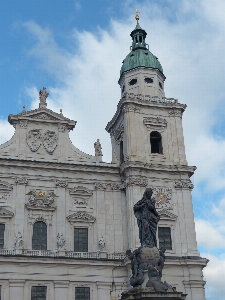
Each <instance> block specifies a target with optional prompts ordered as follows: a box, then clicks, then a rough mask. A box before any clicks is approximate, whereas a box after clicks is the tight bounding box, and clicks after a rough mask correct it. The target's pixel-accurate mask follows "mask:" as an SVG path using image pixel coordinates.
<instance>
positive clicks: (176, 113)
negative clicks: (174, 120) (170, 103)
mask: <svg viewBox="0 0 225 300" xmlns="http://www.w3.org/2000/svg"><path fill="white" fill-rule="evenodd" d="M168 114H169V116H170V117H179V118H182V115H183V112H182V110H180V109H179V110H178V109H171V110H169V111H168Z"/></svg>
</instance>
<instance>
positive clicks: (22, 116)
mask: <svg viewBox="0 0 225 300" xmlns="http://www.w3.org/2000/svg"><path fill="white" fill-rule="evenodd" d="M8 120H9V123H10V124H12V125H14V124H15V123H17V122H19V121H26V120H27V121H28V120H29V121H36V122H37V121H41V122H49V121H51V122H57V123H62V124H66V125H69V127H70V128H69V129H73V128H74V127H75V125H76V121H73V120H70V119H68V118H66V117H64V116H63V114H62V113H59V114H58V113H56V112H54V111H52V110H51V109H48V108H38V109H34V110H30V111H25V110H23V111H22V112H21V113H19V114H18V115H9V117H8Z"/></svg>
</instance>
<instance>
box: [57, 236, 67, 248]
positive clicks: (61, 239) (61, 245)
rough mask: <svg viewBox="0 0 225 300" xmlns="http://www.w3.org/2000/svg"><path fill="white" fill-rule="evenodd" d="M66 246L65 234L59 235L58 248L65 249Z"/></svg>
mask: <svg viewBox="0 0 225 300" xmlns="http://www.w3.org/2000/svg"><path fill="white" fill-rule="evenodd" d="M65 246H66V240H65V238H64V237H63V234H59V233H58V234H57V247H58V249H63V248H65Z"/></svg>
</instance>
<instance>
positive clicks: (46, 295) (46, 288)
mask: <svg viewBox="0 0 225 300" xmlns="http://www.w3.org/2000/svg"><path fill="white" fill-rule="evenodd" d="M34 287H36V288H43V287H44V288H45V290H46V294H45V299H43V300H47V297H48V287H47V286H46V285H32V286H31V289H30V299H31V300H35V299H32V288H34Z"/></svg>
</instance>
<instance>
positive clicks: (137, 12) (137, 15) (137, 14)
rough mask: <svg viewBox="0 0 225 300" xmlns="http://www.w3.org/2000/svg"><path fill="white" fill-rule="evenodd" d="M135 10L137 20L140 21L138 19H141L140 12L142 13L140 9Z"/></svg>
mask: <svg viewBox="0 0 225 300" xmlns="http://www.w3.org/2000/svg"><path fill="white" fill-rule="evenodd" d="M134 12H135V14H136V15H135V20H137V22H138V20H139V14H140V11H138V9H137V8H136V10H135V11H134Z"/></svg>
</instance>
